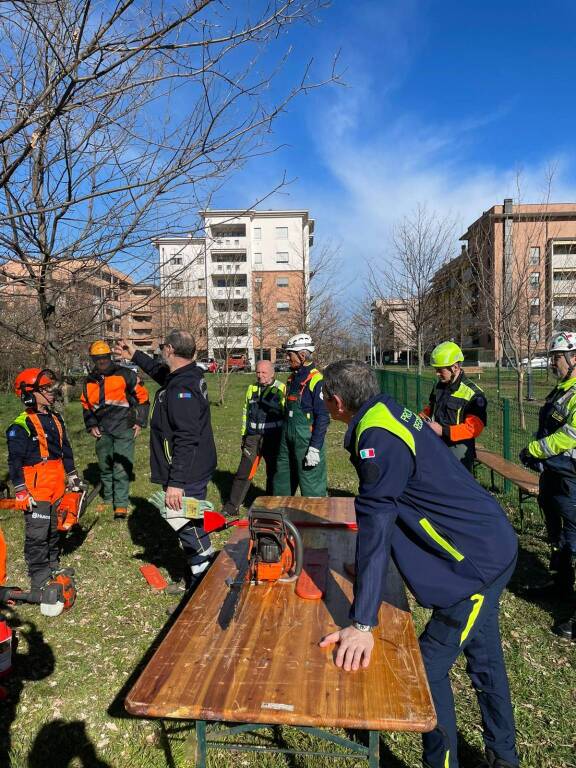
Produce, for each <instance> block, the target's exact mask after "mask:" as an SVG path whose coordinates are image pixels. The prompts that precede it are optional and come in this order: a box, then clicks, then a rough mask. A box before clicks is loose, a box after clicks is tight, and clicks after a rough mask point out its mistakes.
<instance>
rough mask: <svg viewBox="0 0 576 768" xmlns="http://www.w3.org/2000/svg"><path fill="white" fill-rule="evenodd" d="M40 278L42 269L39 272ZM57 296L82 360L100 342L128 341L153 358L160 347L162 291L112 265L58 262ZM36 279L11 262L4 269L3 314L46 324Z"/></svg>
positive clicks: (65, 328)
mask: <svg viewBox="0 0 576 768" xmlns="http://www.w3.org/2000/svg"><path fill="white" fill-rule="evenodd" d="M33 270H34V272H35V273H36V272H37V269H36V267H35V266H33ZM52 280H53V293H54V298H55V301H56V305H57V307H58V318H59V320H58V322H59V324H60V326H61V328H62V335H63V336H64V337H66V338H68V339H69V340H70V341H69V343H68V344H67V349H69V350H70V352H71V354H74V355H75V356H77V357H79V358H82V357H84V356H85V353H86V351H87V346H88V344H89V343H90V341H92V340H93V339H95V338H103V339H106V340H107V341H109V342H113V341H114V340H116V339H118V338H121V337H123V338H128V339H130V340H131V341H133V342H134V344H135V345H136V346H137V347H139V348H140V349H142V350H143V351H144V352H148V353H153V352H154V351H155V350H156V349H157V347H158V343H159V341H160V334H161V328H160V313H159V290H158V288H157V286H155V285H153V284H152V283H148V282H137V281H135V280H133V279H132V278H131V277H130V276H128V275H126V274H125V273H123V272H121V271H119V270H118V269H116V268H114V267H112V266H111V265H108V264H102V263H100V262H98V261H96V260H94V261H80V260H69V261H60V262H58V265H57V267H56V268H55V269H54V271H53V273H52ZM36 281H37V277H36V274H33V275H32V276H31V275H30V273H29V272H28V270H27V269H26V268H25V267H24V265H23V264H22V263H20V262H17V261H9V262H6V263H4V264H3V265H2V266H1V267H0V299H1V304H0V311H3V312H6V313H9V314H11V316H12V317H14V315H15V313H19V314H20V315H21V316H22V319H23V321H24V322H26V318H30V319H29V323H30V325H31V326H36V325H37V326H38V333H40V332H41V322H40V317H39V314H38V310H37V301H38V299H37V291H36V288H35V283H36Z"/></svg>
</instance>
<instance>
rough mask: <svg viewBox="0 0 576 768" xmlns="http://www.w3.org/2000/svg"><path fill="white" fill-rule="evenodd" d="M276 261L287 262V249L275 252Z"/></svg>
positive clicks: (279, 262) (278, 262)
mask: <svg viewBox="0 0 576 768" xmlns="http://www.w3.org/2000/svg"><path fill="white" fill-rule="evenodd" d="M276 263H277V264H288V251H277V252H276Z"/></svg>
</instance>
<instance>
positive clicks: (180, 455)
mask: <svg viewBox="0 0 576 768" xmlns="http://www.w3.org/2000/svg"><path fill="white" fill-rule="evenodd" d="M132 360H133V362H135V363H136V365H139V366H140V368H142V370H143V371H145V372H146V373H147V374H148V375H149V376H151V377H152V378H153V379H154V381H157V382H158V384H160V389H159V390H158V391H157V392H156V397H155V398H154V405H153V406H152V416H151V420H150V470H151V480H152V482H153V483H159V484H160V485H162V486H163V487H164V488H166V487H167V486H171V487H173V488H185V487H186V486H187V485H191V484H194V483H196V482H197V481H199V480H204V479H205V478H209V477H210V475H211V474H212V472H213V471H214V469H215V467H216V446H215V444H214V435H213V434H212V424H211V422H210V404H209V402H208V388H207V386H206V381H205V380H204V372H203V370H202V369H201V368H199V367H198V366H197V365H196V363H190V365H184V366H183V367H182V368H178V369H177V370H176V371H174V372H173V373H170V370H169V368H168V366H167V365H164V363H162V362H159V361H157V360H154V359H153V358H151V357H149V356H148V355H146V354H145V353H144V352H136V353H135V354H134V356H133V358H132Z"/></svg>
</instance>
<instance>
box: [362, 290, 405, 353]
mask: <svg viewBox="0 0 576 768" xmlns="http://www.w3.org/2000/svg"><path fill="white" fill-rule="evenodd" d="M371 310H372V336H373V343H374V355H375V358H376V362H377V363H378V364H384V363H399V362H409V358H410V353H411V350H412V349H413V347H414V326H413V324H412V321H411V319H410V313H409V311H408V307H407V304H406V301H405V300H404V299H393V298H389V299H376V300H375V301H374V302H373V303H372V307H371Z"/></svg>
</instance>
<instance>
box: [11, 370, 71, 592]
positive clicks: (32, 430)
mask: <svg viewBox="0 0 576 768" xmlns="http://www.w3.org/2000/svg"><path fill="white" fill-rule="evenodd" d="M14 390H15V392H16V394H17V395H18V396H19V397H20V399H21V400H22V402H23V403H24V406H25V409H26V410H25V411H23V412H22V413H21V414H20V415H19V416H17V417H16V418H15V419H14V421H13V422H12V424H11V425H10V426H9V427H8V429H7V431H6V437H7V441H8V469H9V473H10V480H11V482H12V485H13V486H14V490H15V492H16V499H17V500H18V501H26V502H28V510H27V511H26V512H25V513H24V515H25V517H24V519H25V525H26V533H25V540H24V557H25V559H26V565H27V567H28V574H29V576H30V581H31V585H32V589H33V590H34V589H41V588H42V587H43V586H44V585H45V584H46V582H47V581H48V580H49V579H50V578H51V577H52V576H53V574H54V573H55V572H57V570H58V564H59V549H58V530H57V518H56V513H57V510H58V505H59V503H60V500H61V499H62V496H63V495H64V491H65V490H66V484H67V483H68V486H69V487H70V488H74V487H76V486H77V484H78V480H79V478H78V475H77V473H76V470H75V468H74V456H73V454H72V448H71V446H70V442H69V441H68V436H67V434H66V427H65V425H64V420H63V419H62V417H61V416H60V415H59V414H58V413H56V412H55V411H53V410H52V406H53V404H54V401H55V399H56V392H57V384H56V375H55V374H54V373H53V372H52V371H50V370H48V369H41V368H27V369H26V370H24V371H22V372H21V373H19V374H18V376H17V377H16V380H15V382H14Z"/></svg>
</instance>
